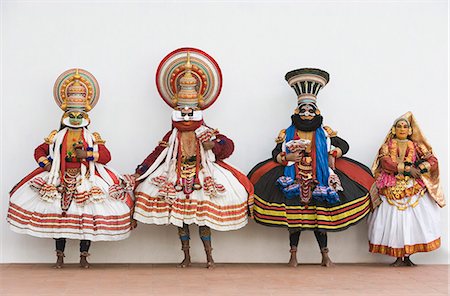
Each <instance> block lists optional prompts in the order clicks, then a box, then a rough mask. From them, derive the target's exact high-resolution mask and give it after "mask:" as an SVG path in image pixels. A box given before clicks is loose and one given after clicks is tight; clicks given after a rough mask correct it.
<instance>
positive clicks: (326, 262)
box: [320, 255, 334, 267]
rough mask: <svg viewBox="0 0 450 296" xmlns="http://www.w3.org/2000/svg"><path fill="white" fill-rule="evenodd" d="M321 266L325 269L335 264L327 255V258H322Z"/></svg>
mask: <svg viewBox="0 0 450 296" xmlns="http://www.w3.org/2000/svg"><path fill="white" fill-rule="evenodd" d="M320 265H321V266H323V267H333V266H334V263H333V261H331V259H330V258H329V257H328V255H327V256H326V258H322V263H321V264H320Z"/></svg>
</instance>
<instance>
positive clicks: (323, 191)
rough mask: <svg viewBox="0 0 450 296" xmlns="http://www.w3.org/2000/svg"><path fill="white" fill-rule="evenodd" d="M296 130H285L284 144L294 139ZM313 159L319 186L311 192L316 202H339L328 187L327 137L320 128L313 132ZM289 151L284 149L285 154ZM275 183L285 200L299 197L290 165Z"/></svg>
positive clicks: (291, 127)
mask: <svg viewBox="0 0 450 296" xmlns="http://www.w3.org/2000/svg"><path fill="white" fill-rule="evenodd" d="M295 132H296V128H295V126H294V125H291V126H290V127H288V128H287V129H286V138H285V143H287V142H289V141H291V140H293V139H294V136H295ZM314 139H315V145H316V147H315V148H316V149H315V150H316V151H315V159H316V178H317V181H318V182H319V184H318V185H317V186H316V188H315V189H314V191H313V197H314V198H315V199H316V200H318V201H326V202H328V203H330V204H334V203H337V202H339V195H338V194H337V193H336V191H334V190H333V189H332V188H330V187H329V186H328V178H329V177H330V172H329V171H328V149H327V137H326V135H325V132H324V131H323V129H322V127H319V128H318V129H316V131H315V138H314ZM288 153H291V151H290V150H289V149H288V148H287V147H286V154H288ZM277 183H278V184H279V186H280V187H281V190H282V191H283V193H284V195H285V197H286V198H288V199H291V198H293V197H295V196H299V195H300V186H299V185H298V184H296V183H295V166H294V165H290V166H286V167H285V168H284V176H282V177H280V178H278V180H277Z"/></svg>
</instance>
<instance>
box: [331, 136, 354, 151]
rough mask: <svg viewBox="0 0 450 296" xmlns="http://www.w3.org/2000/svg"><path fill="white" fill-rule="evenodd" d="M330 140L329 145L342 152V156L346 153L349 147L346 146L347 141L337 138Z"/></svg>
mask: <svg viewBox="0 0 450 296" xmlns="http://www.w3.org/2000/svg"><path fill="white" fill-rule="evenodd" d="M330 140H331V145H333V146H334V147H336V148H339V149H340V150H341V151H342V155H344V154H345V153H347V152H348V149H349V148H350V146H349V145H348V143H347V141H345V140H344V139H342V138H341V137H338V136H335V137H331V138H330Z"/></svg>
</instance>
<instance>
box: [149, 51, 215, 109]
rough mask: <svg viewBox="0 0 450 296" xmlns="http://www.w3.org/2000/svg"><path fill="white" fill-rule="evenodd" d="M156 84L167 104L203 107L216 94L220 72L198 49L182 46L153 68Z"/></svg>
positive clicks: (206, 106) (211, 101)
mask: <svg viewBox="0 0 450 296" xmlns="http://www.w3.org/2000/svg"><path fill="white" fill-rule="evenodd" d="M156 87H157V88H158V92H159V94H160V95H161V97H162V98H163V100H164V102H166V103H167V104H168V105H169V106H170V107H172V108H174V109H181V108H184V107H191V108H194V109H200V110H204V109H206V108H208V107H210V106H211V105H212V104H213V103H214V102H215V101H216V100H217V98H218V96H219V94H220V91H221V89H222V72H221V70H220V68H219V65H218V64H217V62H216V61H215V60H214V59H213V58H212V57H211V56H210V55H208V54H207V53H205V52H204V51H202V50H199V49H196V48H192V47H183V48H179V49H177V50H174V51H172V52H171V53H169V54H168V55H167V56H166V57H165V58H164V59H163V60H162V61H161V63H160V64H159V66H158V70H157V71H156Z"/></svg>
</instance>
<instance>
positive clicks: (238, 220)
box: [134, 163, 248, 231]
mask: <svg viewBox="0 0 450 296" xmlns="http://www.w3.org/2000/svg"><path fill="white" fill-rule="evenodd" d="M212 168H213V169H214V172H213V175H214V178H215V180H216V182H217V183H218V184H221V185H223V186H224V187H225V192H224V194H223V195H222V194H221V195H218V196H215V197H209V196H208V195H207V194H205V192H204V191H203V188H202V189H200V190H194V191H193V192H192V193H191V194H189V196H188V197H187V196H186V194H185V193H183V192H182V191H181V192H177V196H176V199H175V200H174V202H173V203H172V204H170V203H168V202H166V200H165V199H164V198H161V197H158V191H159V188H158V186H156V185H155V184H153V183H152V181H151V180H152V179H153V178H155V177H157V176H161V174H162V173H163V171H164V166H163V165H161V166H160V167H159V168H158V169H156V170H155V172H153V173H152V174H150V175H149V176H148V177H147V178H146V179H145V180H144V181H143V182H142V183H141V184H139V186H138V187H137V188H136V190H135V197H136V200H135V210H134V219H136V220H138V221H140V222H142V223H147V224H157V225H166V224H173V225H175V226H178V227H183V223H184V224H197V225H199V226H205V225H206V226H208V227H210V228H211V229H214V230H219V231H228V230H236V229H240V228H242V227H244V226H245V225H246V224H247V222H248V221H247V215H248V214H247V213H248V211H247V199H248V193H247V191H246V190H245V188H244V186H243V185H242V184H241V183H240V182H239V180H238V179H237V178H236V177H235V176H234V175H233V174H232V173H231V172H230V171H228V170H227V169H225V168H223V167H221V166H219V165H218V164H216V163H213V164H212ZM199 180H200V183H201V184H204V175H203V173H202V171H200V172H199Z"/></svg>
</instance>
